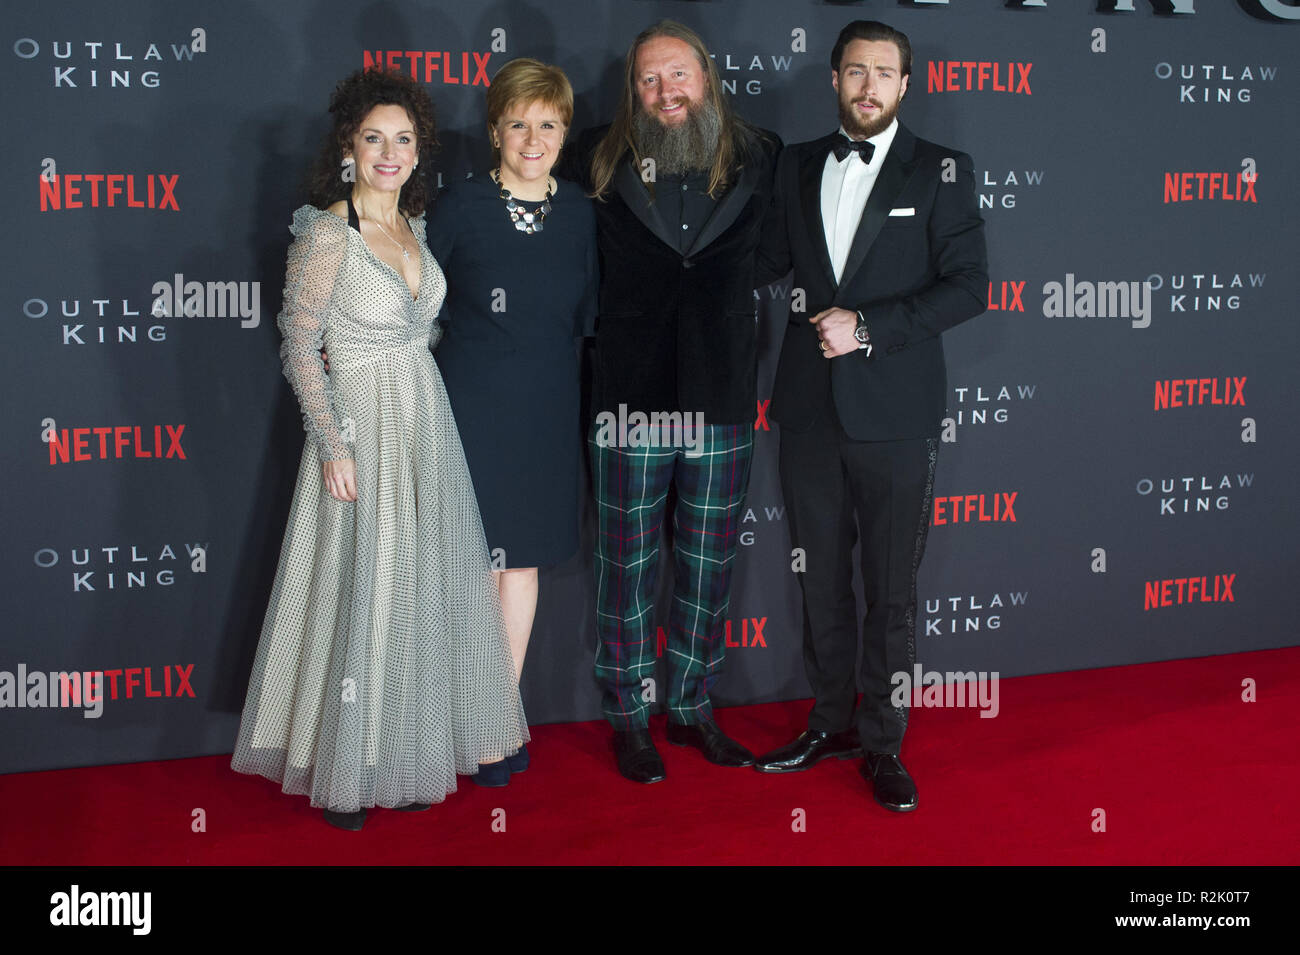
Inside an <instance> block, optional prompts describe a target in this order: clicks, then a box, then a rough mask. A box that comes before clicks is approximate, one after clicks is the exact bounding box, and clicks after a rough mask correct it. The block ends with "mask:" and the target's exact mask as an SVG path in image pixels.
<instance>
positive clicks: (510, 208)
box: [492, 169, 552, 235]
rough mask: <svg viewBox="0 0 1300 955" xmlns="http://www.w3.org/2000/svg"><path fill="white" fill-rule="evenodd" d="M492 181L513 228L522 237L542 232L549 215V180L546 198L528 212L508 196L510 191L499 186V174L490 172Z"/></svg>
mask: <svg viewBox="0 0 1300 955" xmlns="http://www.w3.org/2000/svg"><path fill="white" fill-rule="evenodd" d="M492 181H493V182H495V183H496V184H497V185H498V186H501V192H500V197H501V198H502V199H504V200H505V203H506V213H507V214H508V215H509V216H510V221H511V222H513V223H514V224H515V228H516V229H518V230H519V231H520V232H522V233H523V234H524V235H532V234H533V233H534V232H541V231H542V223H543V222H544V221H545V220H546V217H547V216H548V215H550V214H551V198H552V197H551V188H550V180H549V179H548V180H547V186H546V198H545V199H543V200H542V204H541V205H540V206H538V207H537V208H536V209H534V210H533V211H532V212H529V211H528V209H527V207H525V206H524V204H523V203H522V202H520V201H519V200H518V199H516V198H515V197H514V196H512V195H511V194H510V190H509V189H507V188H506V187H505V186H504V185H502V184H501V174H500V172H499V171H498V170H496V169H493V170H492Z"/></svg>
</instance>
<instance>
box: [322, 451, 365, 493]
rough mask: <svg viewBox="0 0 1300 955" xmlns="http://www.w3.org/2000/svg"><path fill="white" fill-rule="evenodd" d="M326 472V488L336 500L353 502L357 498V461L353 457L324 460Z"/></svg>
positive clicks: (323, 466)
mask: <svg viewBox="0 0 1300 955" xmlns="http://www.w3.org/2000/svg"><path fill="white" fill-rule="evenodd" d="M321 467H322V470H323V471H324V473H325V490H327V491H329V492H330V497H332V498H334V499H335V500H336V501H344V502H352V501H355V500H356V499H357V463H356V462H355V461H353V460H352V459H351V458H343V459H342V460H339V461H325V462H322V465H321Z"/></svg>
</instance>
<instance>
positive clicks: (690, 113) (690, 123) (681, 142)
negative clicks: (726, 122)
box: [632, 100, 722, 176]
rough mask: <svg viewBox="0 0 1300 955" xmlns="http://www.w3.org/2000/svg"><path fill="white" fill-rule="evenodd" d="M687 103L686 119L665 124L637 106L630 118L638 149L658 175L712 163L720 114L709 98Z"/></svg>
mask: <svg viewBox="0 0 1300 955" xmlns="http://www.w3.org/2000/svg"><path fill="white" fill-rule="evenodd" d="M683 102H684V103H685V104H686V121H685V122H683V123H680V124H678V125H676V126H668V125H665V124H664V123H661V122H660V121H659V120H658V119H656V118H655V117H653V116H651V115H650V114H648V113H647V112H646V111H645V110H644V109H639V110H637V112H636V115H635V116H634V117H633V118H632V136H633V138H634V139H635V140H636V147H637V151H638V152H639V153H640V154H641V156H642V157H643V158H644V157H647V156H648V157H650V158H651V159H653V160H654V163H655V173H656V175H660V176H684V175H686V174H687V173H691V172H702V171H704V170H707V169H711V168H712V167H713V161H714V159H715V158H716V157H717V155H718V140H719V139H720V137H721V135H722V117H721V116H720V115H719V114H718V110H717V108H716V107H714V105H713V104H712V103H711V102H709V101H708V100H704V101H703V102H699V103H696V102H693V101H691V100H683Z"/></svg>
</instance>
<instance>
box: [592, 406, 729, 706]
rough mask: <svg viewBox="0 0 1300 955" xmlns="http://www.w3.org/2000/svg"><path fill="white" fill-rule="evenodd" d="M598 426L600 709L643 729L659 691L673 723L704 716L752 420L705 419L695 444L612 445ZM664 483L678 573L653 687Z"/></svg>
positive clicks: (714, 674)
mask: <svg viewBox="0 0 1300 955" xmlns="http://www.w3.org/2000/svg"><path fill="white" fill-rule="evenodd" d="M597 430H598V429H597V427H596V426H595V425H593V427H592V429H591V432H590V434H589V436H588V443H589V445H590V446H591V471H592V488H593V491H594V494H595V498H596V517H597V529H596V550H595V573H596V632H597V634H598V635H599V638H600V640H599V643H598V645H597V647H596V680H597V681H598V682H599V683H600V685H601V687H602V690H603V700H602V709H603V711H604V714H605V718H606V719H607V720H609V722H610V724H611V725H612V726H613V727H614V728H615V729H616V730H632V729H644V728H645V727H646V726H647V725H648V721H649V717H650V703H651V702H652V701H653V700H655V699H659V698H664V699H665V700H666V702H667V705H668V714H669V719H670V720H672V721H673V722H674V723H700V722H705V721H708V720H711V719H712V718H713V708H712V704H711V703H710V702H709V690H710V688H711V687H712V686H713V684H714V683H715V682H716V681H717V679H718V677H719V676H720V675H721V672H722V658H723V653H724V647H725V640H724V628H725V626H726V616H727V609H728V606H729V603H730V597H731V569H732V564H733V562H734V560H735V556H736V537H737V533H738V532H739V529H740V521H741V518H742V516H743V511H742V506H743V504H744V501H745V490H746V488H747V487H748V486H749V466H750V460H751V458H752V456H753V449H754V427H753V425H751V424H739V425H704V427H703V428H702V435H701V440H700V444H699V445H698V447H697V448H695V449H686V448H683V447H680V446H678V447H673V446H659V447H626V446H613V445H608V444H606V443H603V442H601V441H598V440H597ZM664 434H665V437H666V438H667V437H669V436H668V430H667V429H665V432H664ZM663 443H665V444H667V443H670V442H669V441H665V442H663ZM680 443H681V442H680V441H678V442H677V444H679V445H680ZM688 451H689V453H688ZM670 485H675V486H676V490H677V503H676V507H675V508H674V510H673V562H674V570H675V571H676V581H675V585H674V588H673V599H672V608H671V610H670V612H669V618H668V630H667V637H666V648H665V655H666V657H667V660H666V670H667V679H668V687H667V693H666V695H661V694H659V693H658V691H657V690H655V689H653V683H652V682H648V681H652V680H653V679H654V678H655V662H656V629H655V626H654V619H653V617H654V603H655V583H656V580H657V570H658V565H659V548H660V537H661V532H662V528H663V520H664V517H665V511H666V510H667V500H668V489H669V486H670Z"/></svg>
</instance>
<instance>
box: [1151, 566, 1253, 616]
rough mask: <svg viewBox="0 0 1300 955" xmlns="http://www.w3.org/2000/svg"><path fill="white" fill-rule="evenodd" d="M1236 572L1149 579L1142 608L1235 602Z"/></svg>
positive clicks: (1154, 608) (1155, 608)
mask: <svg viewBox="0 0 1300 955" xmlns="http://www.w3.org/2000/svg"><path fill="white" fill-rule="evenodd" d="M1236 579H1237V575H1236V574H1215V575H1214V576H1213V577H1172V578H1169V579H1168V580H1148V581H1147V582H1146V594H1145V598H1144V600H1143V605H1142V610H1143V611H1147V610H1159V609H1160V608H1162V607H1173V606H1177V605H1178V604H1190V603H1202V604H1211V603H1235V602H1236V601H1235V600H1234V599H1233V596H1232V584H1233V582H1234V581H1235V580H1236Z"/></svg>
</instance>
